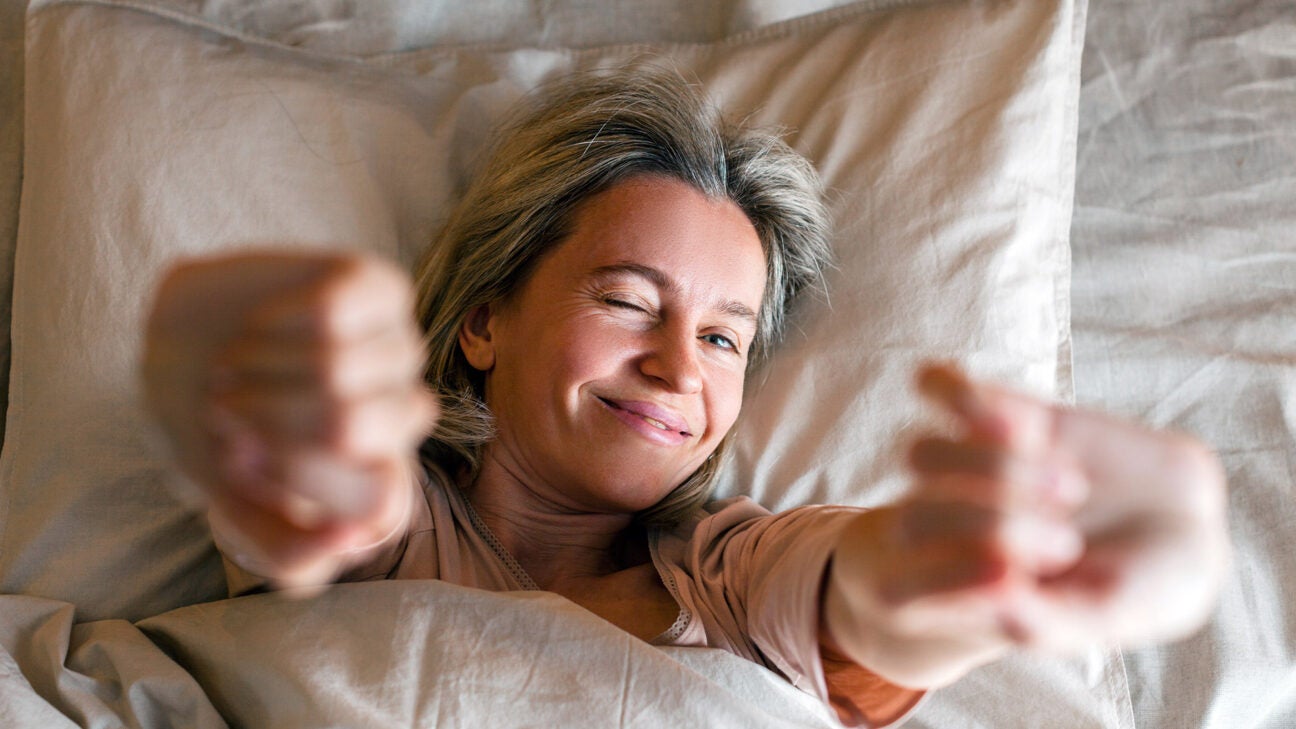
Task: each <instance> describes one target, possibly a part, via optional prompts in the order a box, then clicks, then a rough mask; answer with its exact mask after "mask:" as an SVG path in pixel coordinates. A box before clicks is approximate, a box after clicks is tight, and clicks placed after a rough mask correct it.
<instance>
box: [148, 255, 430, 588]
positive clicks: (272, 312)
mask: <svg viewBox="0 0 1296 729" xmlns="http://www.w3.org/2000/svg"><path fill="white" fill-rule="evenodd" d="M412 301H413V297H412V293H411V284H410V282H409V279H408V277H407V276H406V275H405V274H404V273H403V272H401V271H399V270H398V269H397V268H395V267H394V266H392V265H390V264H388V263H385V262H383V261H381V260H378V259H376V258H371V257H367V256H360V255H343V254H334V253H260V254H239V255H231V256H224V257H219V258H207V259H194V260H190V261H186V262H182V263H180V264H178V265H176V266H174V267H173V268H172V269H171V270H170V271H169V272H168V273H167V274H166V275H165V276H164V278H163V280H162V283H161V285H160V287H159V290H158V293H157V296H156V300H155V302H154V306H153V310H152V313H151V315H150V317H149V321H148V327H147V334H146V345H145V353H144V363H143V377H144V389H145V395H146V398H147V403H148V406H149V408H150V409H151V410H152V412H153V414H154V415H155V416H156V418H157V419H158V421H159V422H160V423H161V425H162V427H163V430H164V431H165V433H166V435H167V436H168V439H169V441H170V443H171V445H172V447H173V450H174V453H175V456H176V458H177V460H178V461H179V464H180V466H181V468H182V469H183V470H184V471H185V472H186V474H187V475H188V476H189V477H190V478H191V479H192V480H193V481H195V482H197V483H198V484H199V485H200V486H201V487H202V489H203V491H204V492H205V495H206V496H207V498H208V503H209V515H210V518H211V521H212V527H213V531H214V533H215V536H216V539H217V543H218V544H219V545H220V546H221V547H222V550H223V551H224V552H225V554H226V556H227V557H229V558H231V559H232V560H233V561H234V562H235V563H236V564H238V565H239V566H241V567H243V568H244V569H246V570H248V571H250V572H253V573H255V574H257V575H259V576H261V577H265V578H268V579H269V580H270V581H271V583H272V584H273V585H275V586H277V587H301V586H306V585H319V584H324V583H327V582H328V581H329V580H331V579H332V578H333V577H335V576H336V575H337V573H338V572H340V571H341V570H342V569H345V568H346V567H347V566H348V565H349V564H350V563H351V562H353V561H355V560H356V559H359V558H360V556H361V555H363V554H365V553H366V552H367V551H368V550H369V549H371V548H374V547H376V546H378V545H381V544H383V543H384V542H385V541H386V540H389V539H392V538H399V537H403V529H404V527H405V525H406V523H407V520H408V517H409V513H410V505H411V503H412V502H411V499H412V498H413V497H414V478H413V474H412V472H411V471H410V468H411V465H412V463H413V460H414V454H415V451H416V449H417V446H418V444H419V443H420V441H421V440H422V438H423V437H424V436H425V435H426V434H427V433H428V432H430V430H431V428H432V424H433V423H434V421H435V413H436V405H435V399H434V398H433V396H432V395H431V394H430V393H429V392H428V391H427V390H426V389H425V388H424V386H423V382H422V370H423V366H424V351H423V346H422V342H421V338H420V335H419V333H418V329H417V326H416V324H415V323H414V319H413V309H412Z"/></svg>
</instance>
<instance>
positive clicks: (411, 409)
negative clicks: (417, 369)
mask: <svg viewBox="0 0 1296 729" xmlns="http://www.w3.org/2000/svg"><path fill="white" fill-rule="evenodd" d="M210 407H211V409H212V411H213V412H214V413H216V415H215V417H216V418H218V419H223V421H222V425H220V426H217V427H218V428H224V427H225V426H224V425H223V423H226V422H229V421H231V420H234V421H236V422H238V423H239V424H240V426H241V427H242V428H244V429H246V430H250V431H251V432H252V433H254V434H255V435H256V436H257V437H259V438H260V439H261V440H262V441H263V442H264V444H265V446H266V447H268V448H307V447H315V448H322V449H326V450H328V451H330V452H332V453H335V454H337V455H339V456H349V457H356V458H369V457H378V456H383V455H394V454H400V453H405V452H408V451H409V450H410V449H411V447H413V446H416V445H417V444H418V443H419V442H420V441H421V440H422V439H423V437H424V436H425V435H426V434H427V432H428V431H429V430H430V426H431V423H432V422H433V420H434V419H435V415H436V404H435V399H434V398H433V396H432V395H431V393H429V392H427V391H426V390H425V389H423V388H422V387H421V386H419V385H414V386H405V387H402V388H399V389H389V390H384V391H379V392H374V393H370V394H367V395H362V396H358V397H351V398H335V397H329V396H327V395H321V394H320V393H318V392H316V391H315V390H313V389H310V388H291V389H283V388H272V387H266V388H253V387H244V388H240V389H238V390H236V391H231V392H228V393H224V394H220V395H215V396H213V397H212V398H211V399H210Z"/></svg>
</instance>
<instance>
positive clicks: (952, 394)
mask: <svg viewBox="0 0 1296 729" xmlns="http://www.w3.org/2000/svg"><path fill="white" fill-rule="evenodd" d="M916 381H917V389H918V392H920V393H921V394H922V395H924V396H926V397H927V398H928V399H929V400H931V401H932V402H933V403H935V404H936V405H938V406H940V407H941V408H942V409H943V410H945V411H946V412H948V413H950V414H952V415H954V417H955V418H957V419H958V421H959V423H960V425H962V426H963V427H964V428H965V429H966V430H967V433H968V435H969V436H970V437H971V438H972V439H973V440H975V441H980V442H987V443H992V444H995V445H1000V446H1005V447H1008V448H1011V449H1014V450H1019V451H1027V452H1034V451H1038V449H1040V448H1041V447H1043V446H1045V445H1047V443H1048V442H1049V440H1050V438H1051V437H1052V435H1051V434H1052V431H1053V424H1054V423H1053V421H1054V418H1055V417H1056V416H1057V409H1056V408H1055V407H1053V406H1052V405H1051V404H1050V403H1047V402H1044V401H1042V400H1039V399H1037V398H1034V397H1031V396H1029V395H1026V394H1023V393H1019V392H1015V391H1012V390H1009V389H1006V388H1002V387H997V386H994V385H990V384H987V383H984V382H977V381H975V380H973V379H971V378H969V377H968V376H967V375H966V374H964V372H963V370H962V369H961V368H959V367H958V366H956V365H953V364H948V363H927V364H924V365H922V366H921V367H920V368H919V370H918V373H917V377H916Z"/></svg>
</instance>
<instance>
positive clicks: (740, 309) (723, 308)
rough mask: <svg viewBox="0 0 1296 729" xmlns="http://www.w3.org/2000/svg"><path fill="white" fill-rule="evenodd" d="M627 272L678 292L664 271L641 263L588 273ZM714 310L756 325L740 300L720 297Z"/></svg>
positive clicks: (598, 275) (604, 275)
mask: <svg viewBox="0 0 1296 729" xmlns="http://www.w3.org/2000/svg"><path fill="white" fill-rule="evenodd" d="M627 274H628V275H631V276H638V277H640V278H643V279H646V280H647V281H648V282H649V283H651V284H653V285H654V286H656V287H657V288H659V289H662V290H664V291H669V292H671V293H678V292H679V290H680V287H679V285H678V284H676V283H675V281H673V280H672V279H671V278H670V277H669V276H667V275H666V274H665V273H662V271H661V270H659V269H656V268H653V267H652V266H645V265H644V264H642V263H629V262H626V263H613V264H610V265H607V266H599V267H598V268H596V269H594V270H593V271H591V272H590V275H591V276H593V277H594V278H610V277H613V276H624V275H627ZM715 310H716V311H719V312H721V313H724V314H728V315H729V316H733V317H737V318H739V319H743V320H745V321H748V322H750V323H751V324H752V326H756V325H757V321H758V320H757V318H756V312H754V311H752V310H751V307H750V306H747V305H746V304H744V303H742V302H741V301H737V300H735V299H722V300H720V301H719V302H718V303H717V304H716V306H715Z"/></svg>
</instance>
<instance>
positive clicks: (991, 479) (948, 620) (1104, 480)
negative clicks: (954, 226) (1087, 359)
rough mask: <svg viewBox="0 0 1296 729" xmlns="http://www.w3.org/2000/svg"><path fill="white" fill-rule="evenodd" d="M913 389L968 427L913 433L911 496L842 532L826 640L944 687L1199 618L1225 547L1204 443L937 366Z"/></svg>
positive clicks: (1152, 636)
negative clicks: (1016, 654)
mask: <svg viewBox="0 0 1296 729" xmlns="http://www.w3.org/2000/svg"><path fill="white" fill-rule="evenodd" d="M919 387H920V389H921V391H922V392H923V393H924V394H926V395H927V396H929V397H931V398H932V399H933V400H935V401H936V402H937V403H939V404H940V405H942V406H943V407H944V408H945V409H947V410H949V411H950V412H951V413H952V414H953V415H954V416H955V418H956V419H957V421H958V423H959V425H960V428H961V431H962V432H961V433H960V435H959V436H958V437H956V438H953V439H944V438H928V439H924V440H922V441H920V442H918V443H917V444H916V445H915V446H914V448H913V450H912V453H911V461H912V465H913V467H914V470H915V473H916V476H917V478H916V483H915V487H914V489H913V491H912V493H911V494H910V495H909V497H908V498H907V499H906V500H904V501H903V502H901V503H899V504H897V505H895V506H892V507H888V508H884V509H878V510H875V511H872V512H868V513H866V514H863V515H861V516H859V517H857V518H856V519H855V520H854V522H852V523H851V524H850V525H849V526H848V527H847V528H846V529H845V530H844V531H843V534H842V537H841V539H840V542H839V545H838V547H837V549H836V551H835V552H834V555H833V561H832V564H831V567H830V570H829V575H828V577H827V584H826V587H825V590H824V599H823V602H822V608H821V609H822V611H823V615H822V622H821V625H822V626H823V631H824V633H826V635H824V636H823V637H824V638H825V639H826V640H825V641H824V642H825V645H827V646H831V647H836V648H838V649H839V650H840V651H841V652H842V653H843V654H844V655H846V656H848V657H849V658H850V659H851V660H853V661H854V662H856V663H857V664H859V665H860V666H864V667H866V668H868V669H869V670H871V671H873V672H875V673H877V674H878V675H880V676H882V677H883V678H886V679H887V680H889V681H892V682H894V683H897V684H900V685H903V686H911V687H934V686H940V685H945V684H948V683H951V682H953V681H954V680H956V679H958V678H959V677H960V676H962V675H964V674H965V673H967V672H968V671H969V670H971V669H972V668H975V667H976V666H979V665H982V664H984V663H987V662H990V661H992V660H994V659H996V658H998V657H999V656H1001V655H1003V654H1004V653H1005V652H1006V651H1007V650H1008V649H1010V648H1011V647H1013V646H1027V647H1036V648H1042V649H1046V650H1051V651H1055V652H1063V653H1066V652H1075V651H1079V650H1081V649H1083V648H1085V647H1087V646H1090V645H1093V644H1095V643H1097V644H1119V645H1136V644H1145V643H1151V642H1158V641H1165V640H1172V639H1176V638H1179V637H1183V636H1185V635H1187V634H1188V633H1190V632H1192V631H1194V630H1196V629H1197V628H1198V627H1199V626H1200V625H1201V624H1202V623H1203V622H1204V621H1205V620H1206V618H1207V617H1208V615H1209V613H1210V610H1211V609H1212V607H1213V605H1214V601H1215V597H1216V594H1217V593H1218V590H1219V587H1220V584H1221V582H1222V579H1223V574H1224V571H1225V567H1226V565H1227V562H1228V554H1229V544H1228V536H1227V523H1226V510H1225V506H1226V504H1225V500H1226V493H1225V484H1224V477H1223V473H1222V470H1221V468H1220V466H1219V463H1218V461H1217V460H1216V458H1215V457H1214V456H1213V455H1212V454H1211V453H1210V452H1209V451H1207V450H1206V449H1205V448H1204V447H1203V446H1202V445H1201V444H1200V443H1198V442H1196V441H1195V440H1192V439H1191V438H1188V437H1186V436H1183V435H1178V434H1172V433H1166V432H1156V431H1151V430H1148V429H1145V428H1143V427H1140V426H1137V425H1134V424H1131V423H1127V422H1124V421H1120V420H1117V419H1114V418H1111V417H1108V416H1105V415H1100V414H1096V413H1090V412H1084V411H1078V410H1073V409H1067V408H1062V407H1058V406H1054V405H1049V404H1046V403H1043V402H1040V401H1038V400H1035V399H1033V398H1030V397H1027V396H1024V395H1020V394H1017V393H1014V392H1009V391H1007V390H1003V389H1000V388H996V387H991V386H988V385H983V384H979V383H974V382H971V381H969V380H967V379H966V378H965V377H963V376H962V375H961V373H959V372H958V371H956V370H953V369H950V368H945V367H933V368H928V369H926V370H925V371H924V372H923V373H922V374H921V376H920V380H919Z"/></svg>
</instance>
